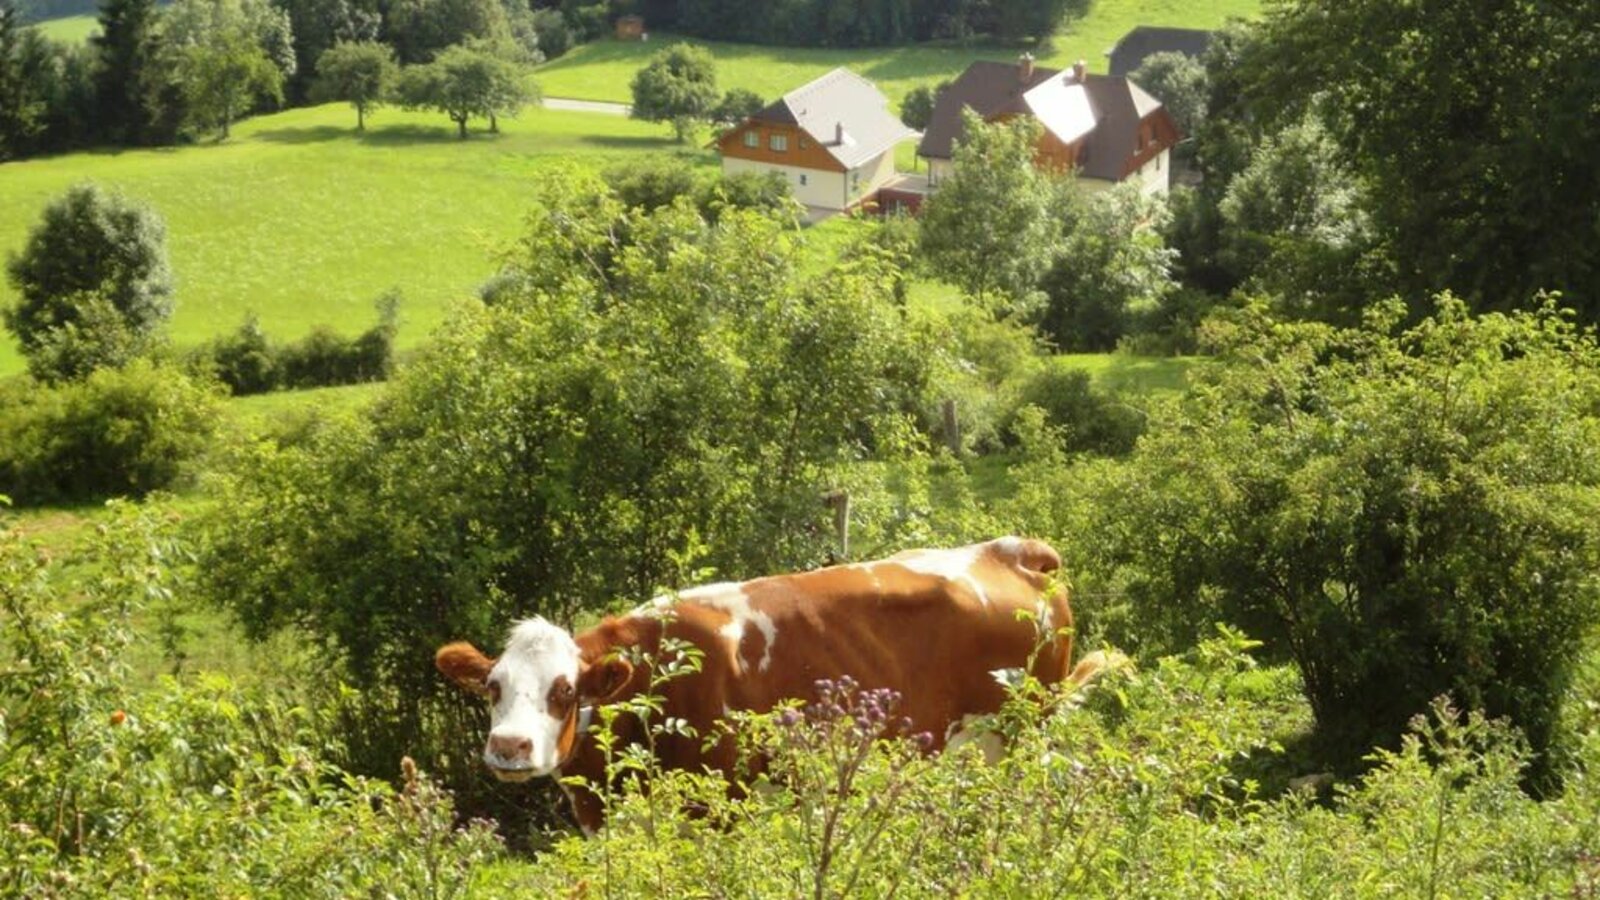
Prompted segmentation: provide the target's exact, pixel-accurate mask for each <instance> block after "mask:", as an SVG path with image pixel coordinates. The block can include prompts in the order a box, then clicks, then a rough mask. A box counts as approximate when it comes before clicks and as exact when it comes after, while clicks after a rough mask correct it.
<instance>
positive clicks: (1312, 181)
mask: <svg viewBox="0 0 1600 900" xmlns="http://www.w3.org/2000/svg"><path fill="white" fill-rule="evenodd" d="M1367 205H1368V201H1367V200H1366V198H1365V192H1364V191H1363V190H1362V186H1361V182H1360V180H1359V179H1358V178H1356V177H1355V176H1354V175H1353V174H1352V173H1351V172H1350V171H1349V170H1348V169H1347V168H1346V167H1345V166H1344V164H1343V163H1342V161H1341V159H1340V157H1339V152H1338V148H1337V147H1336V146H1335V145H1334V143H1333V141H1332V140H1331V139H1330V137H1329V135H1328V133H1327V132H1326V130H1324V129H1323V128H1322V126H1321V125H1319V124H1318V123H1317V121H1316V119H1315V118H1312V117H1308V118H1307V119H1306V120H1305V121H1303V122H1299V123H1296V124H1294V125H1291V126H1289V127H1288V128H1285V129H1284V130H1283V131H1281V132H1280V133H1278V134H1275V135H1272V136H1271V137H1268V138H1267V139H1266V140H1265V141H1263V142H1262V143H1261V144H1260V145H1259V146H1257V148H1256V150H1255V153H1254V156H1253V158H1252V159H1251V161H1250V164H1249V165H1248V166H1247V167H1246V168H1245V169H1244V171H1242V172H1240V173H1239V174H1238V175H1237V176H1235V177H1234V179H1233V180H1232V181H1231V182H1229V184H1228V188H1227V191H1226V192H1225V193H1224V194H1223V197H1222V201H1221V203H1220V204H1218V212H1219V214H1220V216H1221V259H1222V262H1223V263H1224V264H1225V265H1226V266H1227V267H1228V268H1229V269H1230V270H1231V271H1232V273H1233V275H1234V277H1235V278H1237V279H1238V280H1239V281H1241V282H1244V283H1246V284H1247V285H1249V286H1250V287H1252V288H1253V289H1255V290H1257V291H1260V292H1263V293H1265V294H1267V295H1269V296H1272V297H1274V298H1275V300H1276V302H1277V303H1278V305H1279V307H1280V309H1282V310H1283V311H1285V312H1289V313H1291V314H1293V315H1296V316H1311V317H1314V318H1320V319H1324V320H1333V319H1341V318H1342V320H1343V321H1346V322H1348V323H1354V322H1355V321H1358V320H1359V319H1360V309H1361V307H1362V306H1364V305H1365V304H1366V303H1367V302H1368V299H1369V298H1370V297H1371V296H1373V294H1372V291H1375V290H1384V289H1386V287H1387V286H1388V285H1390V284H1392V280H1391V279H1389V278H1375V277H1374V275H1373V272H1371V271H1369V270H1370V269H1371V264H1370V263H1369V262H1368V261H1367V260H1366V259H1365V258H1364V257H1366V255H1367V251H1368V250H1369V249H1370V248H1371V247H1372V245H1373V237H1372V234H1371V224H1370V219H1369V217H1368V214H1367V212H1366V206H1367ZM1388 271H1389V270H1388V269H1387V268H1380V270H1379V274H1380V275H1381V274H1384V273H1387V272H1388Z"/></svg>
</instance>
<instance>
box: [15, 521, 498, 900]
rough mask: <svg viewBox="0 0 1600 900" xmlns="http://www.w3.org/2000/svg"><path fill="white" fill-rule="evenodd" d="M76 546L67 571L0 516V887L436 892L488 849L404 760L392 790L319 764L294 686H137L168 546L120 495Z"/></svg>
mask: <svg viewBox="0 0 1600 900" xmlns="http://www.w3.org/2000/svg"><path fill="white" fill-rule="evenodd" d="M89 549H90V553H89V555H88V556H87V559H88V560H89V563H88V571H79V572H76V573H75V575H74V578H73V579H72V580H71V581H70V582H69V581H67V580H66V579H65V578H64V575H63V572H62V571H61V568H62V566H61V564H60V563H53V562H51V560H50V559H49V556H48V555H47V554H46V553H45V552H44V551H43V550H41V549H38V548H36V547H33V546H30V545H29V544H28V543H27V542H26V541H25V539H24V538H23V537H22V536H21V534H20V533H19V532H17V531H15V530H13V529H11V528H10V527H8V526H7V525H5V524H4V523H0V661H3V663H0V665H3V666H4V672H5V676H4V677H3V678H0V894H4V895H5V896H13V897H41V898H56V897H61V898H68V897H71V898H79V897H91V898H92V897H110V896H117V897H126V896H184V897H189V896H215V897H225V896H247V895H250V896H254V895H262V894H265V895H272V896H295V897H329V898H334V897H349V896H372V895H377V894H383V893H387V894H389V895H398V896H431V897H447V896H456V895H459V894H460V893H461V892H462V890H463V889H464V888H465V887H466V886H467V884H468V882H469V880H470V878H471V875H472V871H473V867H474V866H475V865H476V864H478V863H480V862H482V861H485V860H487V859H490V858H492V857H494V856H495V855H497V853H498V846H497V842H496V841H495V839H494V837H493V836H492V834H491V833H490V832H489V830H488V829H486V828H484V827H483V826H482V825H481V824H479V825H471V826H467V827H464V828H458V827H457V826H456V824H455V822H454V817H453V812H452V808H451V804H450V802H449V798H448V797H446V796H443V795H442V794H441V793H440V791H439V790H438V789H437V788H436V787H434V786H433V785H432V784H431V783H430V782H429V781H428V780H427V779H426V778H424V777H423V776H421V775H420V774H419V773H418V772H417V771H416V768H415V766H414V765H412V764H411V762H410V760H403V761H399V768H400V770H401V773H402V779H401V787H400V788H399V789H398V790H396V789H395V788H392V787H390V786H389V785H388V784H385V783H383V782H378V781H368V780H364V779H359V778H353V777H350V776H348V775H345V774H344V773H342V772H340V771H338V770H337V769H334V768H332V767H331V766H329V765H328V764H327V762H326V761H325V760H326V758H327V755H328V753H329V750H330V748H331V745H332V744H334V743H335V742H336V734H337V732H336V731H335V730H334V723H333V722H332V721H330V720H329V719H328V718H327V716H326V715H324V714H323V713H321V712H319V711H318V709H319V707H318V706H317V705H315V704H307V703H306V702H305V701H306V700H307V693H306V691H305V690H304V687H305V686H304V685H299V686H297V687H296V689H295V690H294V691H293V693H285V694H283V695H276V694H273V693H269V692H263V691H257V692H245V691H242V690H240V689H239V688H237V687H235V686H233V685H232V684H230V683H229V682H228V681H227V680H226V679H224V678H221V677H220V676H208V677H204V678H201V679H199V680H198V681H195V682H190V683H179V682H177V681H173V680H170V679H168V680H165V681H163V682H162V683H161V684H159V685H158V686H156V687H155V688H153V689H150V690H145V691H135V690H134V689H133V688H132V686H131V685H130V682H129V678H128V668H127V665H126V663H125V659H126V656H127V653H128V651H129V647H130V645H131V643H132V642H133V641H134V640H135V639H136V638H135V633H134V631H133V629H132V622H133V621H134V620H135V618H136V617H137V616H139V615H140V613H141V611H142V609H143V608H144V604H145V603H146V601H147V599H148V598H152V597H159V598H168V597H170V596H171V595H172V592H173V591H174V590H175V589H177V588H179V582H178V581H176V580H175V576H174V573H173V571H172V570H171V569H170V568H169V567H170V565H171V563H172V561H173V560H174V559H176V558H179V557H181V555H182V554H181V548H179V547H177V546H176V545H174V544H173V542H172V540H171V524H170V523H163V522H158V521H156V520H154V519H153V518H151V517H149V516H147V515H141V514H138V513H136V512H135V511H133V510H131V509H129V508H126V507H123V508H120V509H118V510H116V511H114V515H113V518H112V522H111V524H110V525H109V526H108V527H107V528H106V529H105V530H104V531H103V532H102V534H101V536H100V537H98V538H97V539H96V543H95V545H94V546H93V547H91V548H89Z"/></svg>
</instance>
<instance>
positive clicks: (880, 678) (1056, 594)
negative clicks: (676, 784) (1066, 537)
mask: <svg viewBox="0 0 1600 900" xmlns="http://www.w3.org/2000/svg"><path fill="white" fill-rule="evenodd" d="M1059 565H1060V558H1059V557H1058V556H1057V555H1056V553H1055V551H1054V550H1052V549H1051V548H1050V547H1049V546H1048V545H1046V544H1044V543H1042V542H1039V541H1027V540H1021V539H1017V538H1001V539H999V540H995V541H989V542H987V543H983V544H974V545H971V546H968V547H960V548H955V549H949V550H916V551H908V552H906V553H902V554H899V555H897V556H895V557H892V558H890V559H886V560H880V561H876V562H870V563H860V564H854V565H846V566H834V567H831V568H827V569H820V570H817V571H814V572H805V573H799V574H795V575H782V576H774V577H770V578H760V579H756V580H754V581H748V582H743V583H738V584H731V583H730V584H720V585H711V586H707V587H704V588H697V589H694V590H690V591H686V592H684V593H683V594H681V595H679V602H678V615H679V617H680V618H681V619H683V620H684V623H685V625H686V627H685V629H684V630H685V632H686V634H687V635H690V636H694V635H698V639H696V643H699V644H702V645H704V649H706V650H707V657H706V659H707V662H706V669H705V671H704V672H703V673H702V675H701V676H700V677H698V678H697V679H695V681H696V682H698V683H697V684H694V685H686V686H685V687H686V688H687V689H688V690H690V691H693V692H695V693H697V694H698V697H697V698H696V699H697V700H699V701H701V702H704V701H706V700H711V701H714V703H716V704H720V708H721V709H724V710H725V709H749V710H756V711H764V710H767V709H771V708H772V707H773V706H774V705H775V704H776V703H778V702H779V701H781V700H784V699H786V698H791V697H794V698H800V699H804V700H810V699H813V698H814V697H815V694H816V688H815V684H816V682H817V680H819V679H824V678H827V679H836V678H838V677H839V676H841V675H850V676H852V677H853V678H855V679H856V680H857V681H858V682H860V683H861V685H862V686H863V687H865V688H875V687H889V688H893V689H894V690H896V691H898V692H899V693H900V694H901V696H902V702H901V707H900V710H899V712H900V714H901V715H905V716H908V717H910V718H911V719H912V721H913V724H914V727H915V728H916V729H917V730H925V731H928V732H930V733H931V734H933V736H934V740H935V743H936V744H939V743H942V741H943V739H944V737H945V734H946V732H947V731H948V729H949V727H950V726H951V725H953V724H955V723H957V722H959V721H960V720H961V718H962V717H963V716H966V715H972V714H976V713H984V712H991V711H993V710H994V709H996V708H998V706H999V705H1000V703H1001V702H1002V701H1003V699H1004V689H1003V688H1002V686H1001V685H1000V684H999V682H998V681H997V680H996V679H995V678H994V677H993V675H992V673H993V672H994V671H995V670H997V669H1006V668H1015V667H1021V666H1024V665H1026V664H1027V663H1028V661H1029V659H1030V657H1034V671H1035V673H1036V674H1037V675H1039V676H1040V677H1041V678H1042V679H1043V680H1046V681H1051V682H1053V681H1057V680H1060V679H1061V678H1062V677H1064V676H1065V675H1066V671H1067V670H1066V666H1067V664H1068V660H1069V659H1070V656H1071V638H1070V634H1068V635H1066V636H1064V637H1056V636H1054V635H1053V634H1052V633H1053V632H1054V631H1055V630H1057V629H1061V628H1064V627H1068V626H1070V625H1071V617H1070V612H1069V610H1068V607H1067V603H1066V596H1065V592H1064V591H1062V590H1053V589H1052V588H1051V586H1050V583H1049V582H1050V573H1051V572H1052V571H1054V570H1055V569H1056V568H1058V567H1059ZM1047 592H1048V593H1047ZM1019 612H1025V613H1026V614H1027V615H1026V616H1019ZM1041 634H1047V635H1051V636H1050V637H1049V638H1047V639H1042V638H1041ZM691 639H693V638H691ZM1036 650H1037V651H1038V652H1037V654H1035V651H1036ZM694 705H696V706H698V705H701V704H700V703H695V704H694Z"/></svg>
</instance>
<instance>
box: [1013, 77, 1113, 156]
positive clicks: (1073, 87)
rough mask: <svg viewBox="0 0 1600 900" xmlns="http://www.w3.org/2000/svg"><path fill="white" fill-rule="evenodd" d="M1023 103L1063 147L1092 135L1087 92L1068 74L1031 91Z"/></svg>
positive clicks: (1092, 117)
mask: <svg viewBox="0 0 1600 900" xmlns="http://www.w3.org/2000/svg"><path fill="white" fill-rule="evenodd" d="M1022 102H1023V103H1024V104H1025V105H1026V106H1027V107H1028V111H1029V112H1031V113H1033V115H1034V118H1036V119H1038V120H1039V122H1040V123H1041V124H1043V125H1044V127H1045V128H1046V129H1047V130H1048V131H1049V132H1050V133H1051V134H1053V135H1055V136H1056V137H1057V138H1058V139H1060V141H1061V142H1062V143H1064V144H1070V143H1072V142H1073V141H1075V140H1077V139H1079V138H1081V137H1083V136H1084V135H1086V134H1088V133H1089V132H1091V131H1093V130H1094V126H1095V123H1096V121H1097V119H1096V116H1095V110H1094V103H1093V102H1092V101H1091V100H1090V99H1089V91H1088V90H1087V89H1086V88H1085V87H1084V86H1083V85H1082V84H1080V83H1079V82H1078V81H1077V80H1076V79H1074V78H1073V77H1072V73H1071V72H1060V73H1057V74H1055V75H1052V76H1051V77H1049V78H1048V79H1046V80H1045V81H1043V82H1041V83H1040V84H1038V85H1035V86H1034V87H1032V88H1030V89H1029V90H1028V92H1027V93H1025V94H1023V95H1022Z"/></svg>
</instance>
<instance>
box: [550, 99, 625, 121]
mask: <svg viewBox="0 0 1600 900" xmlns="http://www.w3.org/2000/svg"><path fill="white" fill-rule="evenodd" d="M544 106H545V109H560V110H565V111H566V112H586V113H601V114H603V115H607V116H626V115H627V114H628V110H629V109H630V107H629V106H628V105H627V104H626V103H606V102H604V101H601V100H568V99H566V98H564V97H546V98H544Z"/></svg>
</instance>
